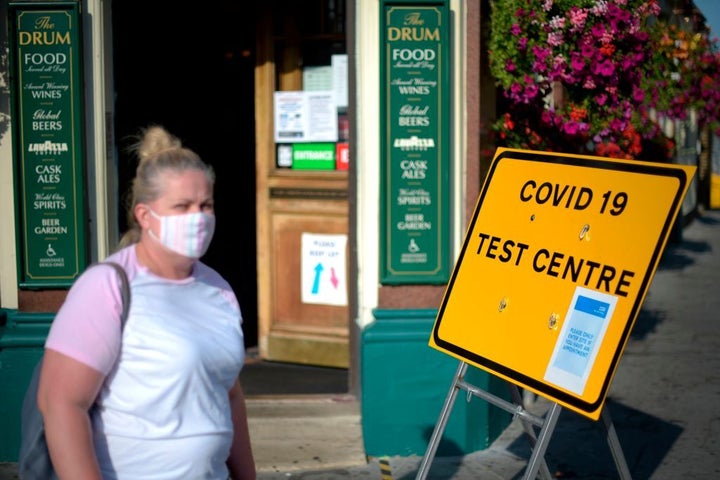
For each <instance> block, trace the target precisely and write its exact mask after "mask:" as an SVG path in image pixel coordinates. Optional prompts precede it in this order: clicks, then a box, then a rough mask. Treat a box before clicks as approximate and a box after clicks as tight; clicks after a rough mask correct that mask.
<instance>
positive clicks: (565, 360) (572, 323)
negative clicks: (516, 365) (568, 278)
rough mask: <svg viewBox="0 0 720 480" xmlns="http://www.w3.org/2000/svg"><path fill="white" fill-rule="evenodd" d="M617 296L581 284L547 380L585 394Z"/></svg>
mask: <svg viewBox="0 0 720 480" xmlns="http://www.w3.org/2000/svg"><path fill="white" fill-rule="evenodd" d="M616 303H617V297H616V296H614V295H608V294H606V293H600V292H596V291H594V290H590V289H587V288H583V287H577V288H576V289H575V294H574V295H573V299H572V302H571V303H570V308H569V309H568V313H567V314H566V315H565V321H564V322H563V326H562V329H561V330H560V337H559V338H558V341H557V343H556V344H555V349H554V351H553V354H552V357H551V358H550V363H549V365H548V367H547V370H546V371H545V380H546V381H548V382H550V383H554V384H555V385H557V386H559V387H562V388H564V389H566V390H570V391H571V392H574V393H576V394H578V395H582V394H583V391H584V390H585V384H586V383H587V379H588V377H589V376H590V372H591V370H592V366H593V363H594V362H595V357H596V356H597V353H598V350H599V349H600V345H601V344H602V341H603V337H604V336H605V331H606V330H607V326H608V324H609V323H610V320H611V319H612V316H613V311H614V310H615V304H616Z"/></svg>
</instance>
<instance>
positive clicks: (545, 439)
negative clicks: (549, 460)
mask: <svg viewBox="0 0 720 480" xmlns="http://www.w3.org/2000/svg"><path fill="white" fill-rule="evenodd" d="M561 410H562V407H560V405H559V404H557V403H553V404H552V407H550V411H549V412H548V414H547V417H545V422H544V423H543V427H542V428H541V429H540V435H539V436H538V439H537V443H536V444H535V448H534V449H533V453H532V455H531V456H530V461H529V462H528V466H527V470H525V476H524V477H523V478H524V480H533V479H535V478H536V477H537V473H538V470H539V468H540V464H543V465H545V450H547V447H548V444H549V443H550V437H552V432H553V430H555V425H556V424H557V421H558V417H560V411H561ZM546 468H547V466H546ZM548 473H549V472H548Z"/></svg>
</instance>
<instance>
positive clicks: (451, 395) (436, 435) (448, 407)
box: [415, 361, 467, 480]
mask: <svg viewBox="0 0 720 480" xmlns="http://www.w3.org/2000/svg"><path fill="white" fill-rule="evenodd" d="M466 371H467V363H465V362H463V361H461V362H460V364H459V365H458V369H457V372H456V373H455V378H454V379H453V382H452V385H451V386H450V390H449V391H448V394H447V397H446V398H445V404H444V405H443V409H442V411H441V412H440V418H439V419H438V421H437V423H436V424H435V429H434V430H433V433H432V437H430V443H429V444H428V448H427V451H426V452H425V456H423V459H422V462H421V463H420V468H419V469H418V472H417V476H416V477H415V479H416V480H424V479H425V478H427V474H428V472H429V471H430V464H431V463H432V461H433V459H434V458H435V453H436V452H437V447H438V444H439V442H440V437H441V436H442V434H443V432H444V431H445V425H447V421H448V418H449V417H450V412H451V411H452V407H453V405H454V404H455V398H456V397H457V393H458V390H459V388H458V381H460V380H461V379H462V378H463V377H464V376H465V372H466Z"/></svg>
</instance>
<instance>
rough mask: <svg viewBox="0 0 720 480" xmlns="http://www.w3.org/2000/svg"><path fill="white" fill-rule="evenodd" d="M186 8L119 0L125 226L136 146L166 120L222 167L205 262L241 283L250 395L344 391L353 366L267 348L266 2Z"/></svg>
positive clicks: (117, 93) (116, 54)
mask: <svg viewBox="0 0 720 480" xmlns="http://www.w3.org/2000/svg"><path fill="white" fill-rule="evenodd" d="M208 5H209V6H207V7H197V6H196V7H195V8H191V9H187V8H180V7H179V6H178V4H177V2H173V1H171V0H155V1H152V2H143V1H139V0H123V1H113V2H112V12H111V18H112V21H111V23H112V30H113V34H112V36H113V42H112V43H113V58H112V63H113V67H112V68H113V71H114V73H113V81H114V88H115V90H114V102H115V103H114V111H115V115H114V131H113V135H114V137H115V145H116V147H117V156H118V162H119V164H118V188H119V192H120V199H119V204H120V213H119V215H120V218H119V225H120V230H121V231H124V230H125V228H126V225H127V221H126V218H125V217H126V213H125V208H124V201H125V193H126V192H127V190H128V188H129V186H130V182H131V180H132V178H133V177H134V174H135V167H136V161H135V159H134V158H132V157H131V156H130V155H129V154H128V152H127V147H128V146H129V145H131V144H132V142H133V141H134V139H133V136H134V135H135V134H137V133H138V131H139V129H140V128H141V127H145V126H148V125H151V124H161V125H163V126H165V127H166V128H167V129H168V130H169V131H171V132H172V133H174V134H175V135H177V136H178V137H180V138H181V139H182V140H183V142H184V144H185V145H186V146H188V147H190V148H192V149H193V150H195V151H196V152H197V153H198V154H199V155H200V156H201V157H202V158H203V159H204V160H205V161H207V162H209V163H210V164H212V166H213V168H214V169H215V172H216V175H217V180H216V187H215V201H216V215H217V220H218V221H217V227H216V233H215V236H214V238H213V242H212V244H211V246H210V249H209V251H208V253H207V254H206V255H205V256H204V257H203V261H204V262H205V263H207V264H208V265H210V266H211V267H213V268H215V269H216V270H217V271H218V272H219V273H220V274H221V275H223V277H225V278H226V279H227V280H228V281H229V282H230V284H231V286H232V287H233V289H234V291H235V294H236V295H237V297H238V300H239V302H240V304H241V307H242V312H243V317H244V326H243V330H244V332H245V346H246V348H247V349H248V352H249V356H248V361H247V362H246V366H245V367H244V368H243V371H242V372H241V380H242V381H243V387H244V389H245V392H246V394H248V395H251V396H252V395H284V394H326V393H327V394H335V393H344V392H347V389H348V376H347V370H346V369H335V368H324V367H316V366H312V365H295V364H285V363H274V362H267V361H262V360H261V359H259V358H254V357H253V355H254V353H253V352H257V350H258V286H257V282H258V280H257V279H258V275H257V270H258V267H257V245H256V243H257V242H256V228H257V220H256V171H255V170H256V164H255V162H256V128H255V94H256V92H255V68H256V54H255V48H256V47H255V45H256V44H255V42H256V25H257V21H256V20H257V16H258V13H257V11H256V8H257V6H256V5H255V4H254V2H236V1H232V0H228V1H221V2H216V3H213V4H208Z"/></svg>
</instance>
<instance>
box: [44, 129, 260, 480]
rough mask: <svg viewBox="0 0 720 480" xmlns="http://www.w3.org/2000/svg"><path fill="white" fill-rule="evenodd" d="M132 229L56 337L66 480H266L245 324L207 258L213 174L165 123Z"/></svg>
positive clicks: (134, 205)
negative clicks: (258, 476) (126, 302)
mask: <svg viewBox="0 0 720 480" xmlns="http://www.w3.org/2000/svg"><path fill="white" fill-rule="evenodd" d="M135 150H136V152H137V154H138V157H139V160H140V162H139V165H138V167H137V172H136V176H135V179H134V181H133V185H132V192H131V193H132V197H131V205H130V210H129V212H128V217H129V220H130V222H131V228H130V230H129V231H128V233H127V234H126V235H125V236H124V237H123V239H122V241H121V246H123V248H122V249H121V250H119V251H118V252H116V253H114V254H113V255H111V256H110V257H109V258H108V260H112V261H115V262H116V263H119V264H121V265H122V266H123V267H124V268H125V270H126V271H127V274H128V278H129V280H130V290H131V302H130V311H129V315H128V318H127V321H126V323H125V326H124V329H123V330H122V331H121V329H120V314H121V312H122V302H121V299H120V285H119V279H118V278H117V276H116V275H115V274H114V270H112V269H110V268H92V269H88V270H87V271H86V272H85V273H83V274H82V275H81V276H80V277H79V278H78V279H77V280H76V282H75V283H74V284H73V286H72V288H71V289H70V291H69V292H68V296H67V298H66V300H65V302H64V304H63V306H62V307H61V308H60V310H59V312H58V313H57V316H56V318H55V320H54V321H53V324H52V327H51V329H50V332H49V334H48V338H47V341H46V343H45V349H46V351H45V355H44V360H43V367H42V373H41V376H40V385H39V390H38V405H39V408H40V410H41V412H42V413H43V417H44V421H45V426H46V436H47V442H48V447H49V450H50V455H51V458H52V460H53V464H54V466H55V469H56V471H57V473H58V476H59V477H60V478H61V479H71V480H84V479H132V480H140V479H153V480H157V479H177V480H180V479H182V480H189V479H200V478H202V479H218V480H220V479H222V480H226V479H227V478H228V477H230V478H233V479H243V480H245V479H254V478H255V463H254V460H253V455H252V449H251V445H250V436H249V432H248V424H247V416H246V409H245V399H244V395H243V392H242V388H241V386H240V383H239V380H238V375H239V373H240V369H241V367H242V365H243V362H244V360H245V350H244V343H243V332H242V328H241V323H242V317H241V313H240V307H239V305H238V301H237V299H236V297H235V295H234V293H233V291H232V289H231V287H230V285H229V284H228V283H227V282H226V281H225V280H224V279H223V278H222V277H221V276H220V275H219V274H218V273H217V272H216V271H214V270H213V269H211V268H209V267H208V266H207V265H205V264H203V263H202V262H200V261H199V260H198V259H199V258H200V257H201V256H202V255H203V254H204V253H205V251H206V250H207V247H208V245H209V244H210V240H211V238H212V235H213V232H214V227H215V216H214V211H213V185H214V180H215V176H214V173H213V171H212V169H211V167H210V166H208V165H207V164H205V163H204V162H203V161H202V160H201V159H200V157H199V156H198V155H197V154H195V153H194V152H192V151H191V150H189V149H187V148H184V147H182V145H181V143H180V141H179V140H178V139H177V138H175V137H174V136H172V135H170V134H169V133H168V132H167V131H166V130H165V129H164V128H162V127H158V126H154V127H151V128H149V129H147V130H146V131H145V132H144V136H143V137H142V139H141V140H140V142H139V143H138V144H137V145H136V146H135Z"/></svg>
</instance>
